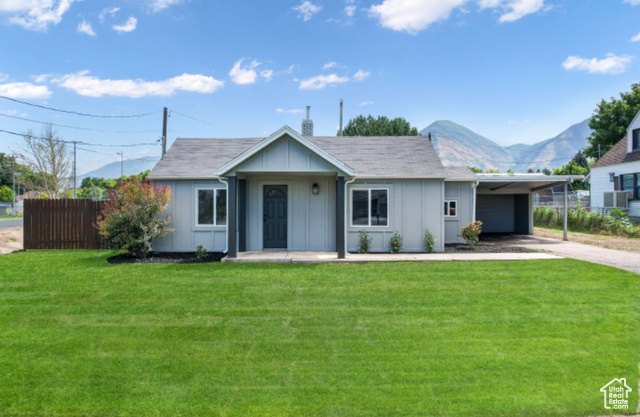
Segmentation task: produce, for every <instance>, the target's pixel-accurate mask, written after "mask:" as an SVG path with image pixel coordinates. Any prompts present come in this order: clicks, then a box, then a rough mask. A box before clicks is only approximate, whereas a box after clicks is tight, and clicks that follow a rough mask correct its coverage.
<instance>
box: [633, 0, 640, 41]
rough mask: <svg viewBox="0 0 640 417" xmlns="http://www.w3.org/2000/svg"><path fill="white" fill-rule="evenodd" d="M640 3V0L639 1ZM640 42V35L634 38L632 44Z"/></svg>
mask: <svg viewBox="0 0 640 417" xmlns="http://www.w3.org/2000/svg"><path fill="white" fill-rule="evenodd" d="M639 1H640V0H639ZM638 41H640V33H638V34H637V35H636V36H634V37H633V38H631V42H638Z"/></svg>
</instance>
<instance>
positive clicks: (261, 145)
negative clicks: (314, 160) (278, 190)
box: [216, 126, 355, 176]
mask: <svg viewBox="0 0 640 417" xmlns="http://www.w3.org/2000/svg"><path fill="white" fill-rule="evenodd" d="M285 135H286V136H289V137H291V138H293V139H294V140H295V141H297V142H298V143H300V144H301V145H302V146H304V147H306V148H307V149H309V150H310V151H311V152H313V153H315V154H316V155H318V156H319V157H321V158H322V159H324V160H325V161H327V162H328V163H330V164H331V165H333V166H335V167H336V168H338V169H339V170H340V171H342V172H344V173H345V174H346V175H348V176H353V175H355V172H354V171H353V169H351V167H349V166H347V165H345V164H344V163H343V162H341V161H340V160H338V159H336V158H335V157H334V156H333V155H331V154H330V153H327V152H325V151H324V150H323V149H321V148H319V147H318V146H316V145H315V144H314V143H313V142H310V141H309V140H308V139H307V138H305V137H303V136H301V135H300V134H299V133H298V132H296V131H295V130H293V129H291V128H290V127H289V126H283V127H282V128H280V129H278V130H277V131H276V132H274V133H273V134H271V135H270V136H268V137H267V138H265V139H264V140H262V141H260V142H258V143H256V144H255V145H254V146H252V147H251V148H250V149H247V150H246V151H245V152H243V153H242V154H241V155H238V156H237V157H236V158H234V159H233V160H232V161H229V162H228V163H226V164H225V165H224V166H222V167H220V168H219V169H218V170H217V172H216V174H217V175H218V176H224V175H226V174H227V173H228V172H230V171H233V170H234V169H235V168H237V167H238V166H239V165H240V164H242V163H243V162H245V161H247V160H248V159H249V158H251V157H252V156H254V155H256V154H257V153H259V152H260V151H262V150H263V149H265V148H266V147H267V146H269V145H271V144H272V143H273V142H275V141H277V140H278V139H280V138H282V137H283V136H285Z"/></svg>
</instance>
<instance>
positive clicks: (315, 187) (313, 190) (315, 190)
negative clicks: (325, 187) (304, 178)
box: [311, 182, 320, 194]
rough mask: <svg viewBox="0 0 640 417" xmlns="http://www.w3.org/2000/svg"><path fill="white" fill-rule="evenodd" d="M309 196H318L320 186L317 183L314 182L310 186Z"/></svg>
mask: <svg viewBox="0 0 640 417" xmlns="http://www.w3.org/2000/svg"><path fill="white" fill-rule="evenodd" d="M311 194H320V186H319V185H318V183H317V182H314V183H313V185H312V186H311Z"/></svg>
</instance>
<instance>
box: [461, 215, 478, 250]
mask: <svg viewBox="0 0 640 417" xmlns="http://www.w3.org/2000/svg"><path fill="white" fill-rule="evenodd" d="M480 233H482V222H481V221H480V220H476V221H475V222H473V223H469V224H467V225H466V226H465V227H463V228H462V230H460V233H458V236H460V237H461V238H463V239H464V240H465V241H466V242H467V244H468V245H469V246H471V247H474V246H475V245H476V244H477V243H478V241H479V240H480Z"/></svg>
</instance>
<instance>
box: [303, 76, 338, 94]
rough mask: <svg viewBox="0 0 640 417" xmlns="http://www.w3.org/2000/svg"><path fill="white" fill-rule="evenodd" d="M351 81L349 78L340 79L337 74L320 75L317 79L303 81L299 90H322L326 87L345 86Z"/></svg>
mask: <svg viewBox="0 0 640 417" xmlns="http://www.w3.org/2000/svg"><path fill="white" fill-rule="evenodd" d="M348 81H349V77H340V76H338V75H336V74H329V75H318V76H316V77H311V78H307V79H306V80H301V81H300V84H299V86H298V88H299V89H300V90H321V89H323V88H325V87H329V86H334V85H337V84H343V83H346V82H348Z"/></svg>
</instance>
